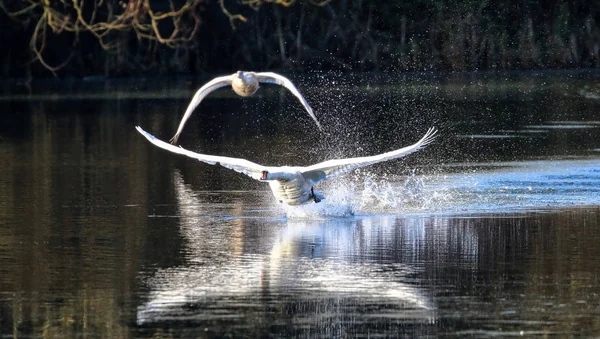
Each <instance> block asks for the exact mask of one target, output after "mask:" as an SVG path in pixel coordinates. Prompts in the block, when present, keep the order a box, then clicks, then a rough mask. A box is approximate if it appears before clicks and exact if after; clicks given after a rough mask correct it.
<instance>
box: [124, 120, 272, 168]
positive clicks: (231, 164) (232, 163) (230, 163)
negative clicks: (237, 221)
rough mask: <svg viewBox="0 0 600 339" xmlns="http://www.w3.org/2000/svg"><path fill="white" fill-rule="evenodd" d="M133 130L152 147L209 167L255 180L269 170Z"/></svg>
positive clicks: (138, 129) (245, 161) (137, 127)
mask: <svg viewBox="0 0 600 339" xmlns="http://www.w3.org/2000/svg"><path fill="white" fill-rule="evenodd" d="M135 129H137V131H138V132H140V133H141V134H142V135H143V136H144V137H146V139H148V140H149V141H150V142H151V143H153V144H154V145H156V146H158V147H160V148H162V149H165V150H167V151H170V152H173V153H178V154H183V155H186V156H188V157H190V158H194V159H197V160H200V161H202V162H205V163H207V164H209V165H221V166H223V167H225V168H229V169H231V170H234V171H236V172H239V173H242V174H245V175H247V176H249V177H251V178H253V179H256V180H259V179H260V177H261V175H262V171H269V169H270V168H269V167H265V166H261V165H259V164H255V163H253V162H251V161H248V160H245V159H239V158H229V157H221V156H216V155H207V154H200V153H195V152H192V151H188V150H186V149H184V148H183V147H177V146H174V145H171V144H169V143H166V142H164V141H162V140H159V139H157V138H156V137H155V136H153V135H152V134H150V133H148V132H146V131H144V130H143V129H142V128H141V127H140V126H136V127H135Z"/></svg>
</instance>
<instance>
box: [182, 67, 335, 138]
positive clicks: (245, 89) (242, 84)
mask: <svg viewBox="0 0 600 339" xmlns="http://www.w3.org/2000/svg"><path fill="white" fill-rule="evenodd" d="M261 82H262V83H270V84H277V85H280V86H283V87H285V88H287V89H288V90H290V92H292V93H293V94H294V95H295V96H296V97H297V98H298V100H300V103H302V105H303V106H304V108H305V109H306V111H307V112H308V114H309V115H310V117H311V118H312V119H313V120H314V121H315V123H316V124H317V126H318V127H319V130H323V129H322V127H321V124H320V123H319V120H317V117H316V116H315V114H314V113H313V110H312V108H310V106H309V105H308V102H306V99H304V97H303V96H302V94H300V92H299V91H298V89H297V88H296V86H294V84H293V83H292V82H291V81H290V80H289V79H288V78H286V77H284V76H282V75H279V74H277V73H273V72H260V73H254V72H243V71H237V72H236V73H234V74H232V75H226V76H221V77H217V78H214V79H212V80H211V81H209V82H207V83H206V84H205V85H204V86H202V87H200V89H199V90H198V91H197V92H196V94H194V97H193V98H192V101H191V102H190V104H189V105H188V107H187V109H186V110H185V114H184V115H183V118H181V122H180V123H179V127H178V128H177V133H175V135H174V136H173V137H172V138H171V140H170V142H171V143H172V144H176V143H177V139H179V135H180V134H181V132H182V131H183V126H184V125H185V123H186V121H187V120H188V119H189V118H190V116H191V115H192V112H193V111H194V109H195V108H196V107H197V106H198V105H199V104H200V101H202V99H204V97H205V96H207V95H208V94H209V93H210V92H212V91H214V90H216V89H218V88H221V87H224V86H227V85H231V88H233V91H234V92H235V93H237V95H239V96H242V97H249V96H251V95H252V94H254V93H256V91H257V90H258V84H259V83H261Z"/></svg>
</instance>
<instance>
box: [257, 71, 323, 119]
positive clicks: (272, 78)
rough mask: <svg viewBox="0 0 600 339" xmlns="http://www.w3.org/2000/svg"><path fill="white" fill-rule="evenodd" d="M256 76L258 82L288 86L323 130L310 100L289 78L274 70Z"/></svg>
mask: <svg viewBox="0 0 600 339" xmlns="http://www.w3.org/2000/svg"><path fill="white" fill-rule="evenodd" d="M256 78H257V80H258V82H264V83H270V84H277V85H280V86H283V87H285V88H287V89H288V90H289V91H290V92H292V93H293V94H294V95H295V96H296V98H298V100H300V102H301V103H302V105H303V106H304V108H305V109H306V111H307V112H308V114H309V115H310V117H311V118H312V119H313V120H314V121H315V122H316V123H317V126H318V127H319V130H323V128H322V127H321V124H320V123H319V120H317V117H316V116H315V113H313V110H312V108H310V106H309V105H308V102H306V99H304V97H303V96H302V94H300V92H299V91H298V89H297V88H296V86H294V84H293V83H292V82H291V81H290V80H289V79H288V78H286V77H284V76H281V75H279V74H277V73H272V72H261V73H256Z"/></svg>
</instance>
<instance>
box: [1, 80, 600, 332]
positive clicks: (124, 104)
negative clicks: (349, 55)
mask: <svg viewBox="0 0 600 339" xmlns="http://www.w3.org/2000/svg"><path fill="white" fill-rule="evenodd" d="M291 78H292V80H293V81H294V82H295V83H296V85H297V87H298V88H299V90H300V91H301V92H302V93H303V94H304V95H305V97H306V98H307V100H308V102H309V103H310V104H311V106H312V107H313V109H314V110H315V114H316V115H317V117H318V118H319V120H320V121H321V123H322V124H323V126H324V131H323V132H319V131H318V130H317V129H316V128H315V126H314V123H313V122H312V120H311V119H310V117H309V116H308V115H307V114H306V112H304V111H303V110H302V107H301V106H300V104H299V103H298V101H297V100H296V99H295V98H294V97H293V96H292V95H291V94H290V93H289V92H286V91H285V90H282V89H279V88H277V87H274V86H271V85H264V86H262V88H261V89H260V90H259V92H258V93H257V94H256V95H255V96H254V97H252V98H245V99H244V98H240V97H237V96H235V95H234V94H233V92H232V91H231V90H230V89H227V88H224V89H221V90H218V91H217V92H214V93H213V94H211V95H210V96H208V97H207V98H206V99H205V100H204V101H203V102H202V104H201V105H200V107H199V108H198V109H197V110H196V112H195V113H194V115H193V116H192V118H191V120H190V121H189V122H188V124H187V126H186V128H185V130H184V132H183V134H182V137H181V138H180V144H181V145H182V146H184V147H186V148H187V149H190V150H193V151H197V152H202V153H208V154H217V155H227V156H235V157H243V158H246V159H248V160H251V161H254V162H257V163H261V164H265V165H284V164H289V165H309V164H312V163H316V162H319V161H323V160H327V159H332V158H339V157H350V156H362V155H371V154H377V153H380V152H385V151H389V150H393V149H396V148H400V147H404V146H407V145H409V144H412V143H414V142H415V141H416V140H418V139H419V138H420V136H422V135H423V134H424V133H425V131H426V130H427V128H429V127H431V126H436V127H437V128H438V129H439V130H440V132H439V137H438V138H437V139H436V141H435V142H434V143H433V144H431V145H430V146H428V147H427V148H426V149H424V150H422V151H419V152H417V153H415V154H412V155H410V156H408V157H406V158H404V159H402V160H396V161H390V162H386V163H382V164H378V165H375V166H371V167H367V168H363V169H361V170H360V171H356V172H353V173H351V174H349V175H346V176H344V177H341V178H337V179H334V180H331V181H328V182H326V183H324V184H323V185H320V187H319V188H320V189H322V190H323V191H324V194H325V197H326V199H325V200H324V201H323V202H321V203H319V204H309V205H306V206H301V207H294V208H285V207H282V206H280V205H279V204H278V203H277V202H276V201H275V199H274V198H273V196H272V194H271V192H270V190H269V188H268V186H267V185H265V184H263V183H260V182H255V181H253V180H252V179H250V178H248V177H246V176H243V175H240V174H238V173H235V172H233V171H230V170H228V169H225V168H222V167H217V166H209V165H206V164H204V163H199V162H196V161H194V160H192V159H188V158H184V157H181V156H177V155H174V154H170V153H168V152H165V151H163V150H161V149H158V148H156V147H154V146H153V145H151V144H150V143H149V142H147V140H146V139H144V138H143V137H142V136H141V135H139V134H138V133H137V132H136V131H135V129H134V126H136V125H139V126H141V127H142V128H144V129H145V130H147V131H149V132H150V133H152V134H154V135H155V136H157V137H159V138H161V139H163V140H168V139H169V138H170V137H171V136H172V135H173V134H174V132H175V130H176V128H177V125H178V124H179V119H180V117H181V116H182V114H183V112H184V111H185V108H186V106H187V102H188V100H189V98H191V96H192V95H193V92H194V89H196V88H198V87H200V86H201V85H202V84H203V83H204V81H206V80H208V78H202V79H194V80H189V79H183V80H173V79H135V80H123V81H112V82H102V81H98V80H89V81H83V82H61V83H56V82H52V81H48V82H39V83H34V85H33V86H34V87H33V92H32V93H33V94H29V93H28V92H27V91H26V90H25V89H24V88H22V87H21V85H20V84H19V83H4V84H3V85H2V86H3V87H2V94H1V95H0V115H1V118H2V123H1V124H0V164H1V165H0V334H1V337H2V338H40V337H41V338H55V337H60V338H79V337H86V338H96V337H98V338H134V337H155V338H172V337H183V338H189V337H194V338H204V337H208V338H213V337H250V338H253V337H297V338H309V337H310V338H313V337H321V338H337V337H342V338H344V337H398V336H410V337H434V336H448V335H449V336H457V335H458V336H461V335H465V336H473V337H494V336H503V337H504V336H527V337H529V336H549V335H550V336H554V335H557V336H560V337H562V336H583V337H589V336H598V335H599V334H600V261H599V260H597V256H600V86H599V85H598V84H599V83H600V81H599V80H600V73H599V72H591V71H589V72H588V71H580V72H551V73H504V74H460V75H455V74H434V75H432V74H426V75H421V74H411V75H384V74H368V75H358V74H356V75H343V74H335V73H333V74H330V73H309V74H306V75H304V76H302V77H300V76H291Z"/></svg>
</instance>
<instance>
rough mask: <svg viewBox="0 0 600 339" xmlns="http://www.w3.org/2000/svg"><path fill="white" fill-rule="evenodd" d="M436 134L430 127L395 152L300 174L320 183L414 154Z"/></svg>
mask: <svg viewBox="0 0 600 339" xmlns="http://www.w3.org/2000/svg"><path fill="white" fill-rule="evenodd" d="M436 133H437V130H436V129H435V127H432V128H430V129H429V130H428V131H427V133H426V134H425V136H423V138H421V140H419V141H418V142H417V143H415V144H413V145H410V146H407V147H404V148H400V149H397V150H395V151H390V152H387V153H383V154H379V155H373V156H369V157H360V158H348V159H337V160H328V161H324V162H321V163H318V164H315V165H312V166H308V167H305V168H303V169H302V170H301V172H302V174H303V175H304V177H306V178H307V179H308V180H311V181H312V183H313V184H317V183H318V182H320V181H323V180H327V179H331V178H334V177H336V176H338V175H342V174H346V173H348V172H350V171H352V170H355V169H357V168H360V167H364V166H369V165H373V164H376V163H378V162H383V161H388V160H392V159H397V158H401V157H404V156H406V155H409V154H411V153H414V152H416V151H418V150H420V149H422V148H423V147H425V146H426V145H428V144H429V143H431V142H432V141H433V140H434V139H435V137H436Z"/></svg>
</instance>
